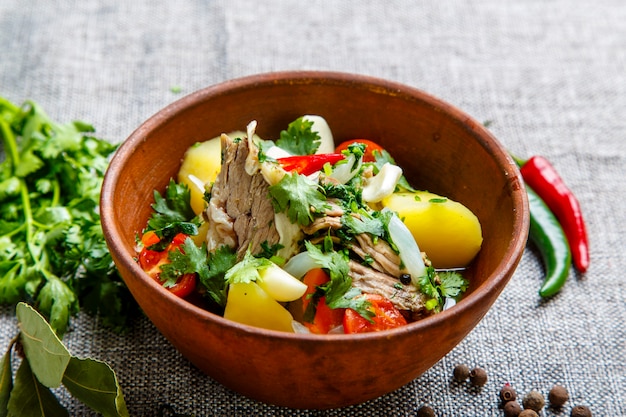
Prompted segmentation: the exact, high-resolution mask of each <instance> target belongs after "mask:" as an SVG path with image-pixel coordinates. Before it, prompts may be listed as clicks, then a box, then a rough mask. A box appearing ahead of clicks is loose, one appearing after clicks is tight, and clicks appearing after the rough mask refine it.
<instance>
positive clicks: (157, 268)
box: [139, 231, 197, 298]
mask: <svg viewBox="0 0 626 417" xmlns="http://www.w3.org/2000/svg"><path fill="white" fill-rule="evenodd" d="M187 237H188V235H186V234H184V233H178V234H177V235H176V236H174V238H173V239H172V242H171V243H170V244H169V245H168V246H167V248H165V250H163V251H155V250H150V249H148V247H150V246H152V245H155V244H157V243H159V241H160V239H159V237H158V236H157V235H156V233H154V232H153V231H148V232H146V233H144V234H143V236H142V237H141V243H142V245H143V248H142V249H141V252H139V265H140V266H141V268H142V269H143V270H144V271H145V272H146V273H147V274H148V275H150V277H152V278H153V279H154V280H155V281H157V282H158V283H161V279H160V275H161V265H163V264H166V263H169V262H170V260H169V259H168V256H169V253H170V252H171V251H173V250H175V249H178V248H180V246H181V245H182V244H183V243H184V242H185V239H187ZM196 281H197V279H196V274H185V275H183V276H181V277H180V278H178V280H177V281H176V283H175V284H174V285H172V286H171V287H166V288H167V289H168V290H169V291H170V292H171V293H173V294H175V295H177V296H179V297H181V298H185V297H187V296H188V295H190V294H191V293H192V292H193V291H194V290H195V289H196Z"/></svg>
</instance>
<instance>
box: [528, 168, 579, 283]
mask: <svg viewBox="0 0 626 417" xmlns="http://www.w3.org/2000/svg"><path fill="white" fill-rule="evenodd" d="M520 172H521V173H522V177H524V181H526V183H527V184H528V185H529V186H530V188H532V189H533V190H535V192H536V193H537V194H538V195H539V196H540V197H541V199H542V200H543V201H544V202H545V203H546V204H547V205H548V207H549V208H550V210H551V211H552V212H553V213H554V215H555V216H556V217H557V219H559V222H560V223H561V226H562V227H563V230H564V231H565V235H566V236H567V241H568V243H569V246H570V249H571V251H572V259H573V261H574V266H575V267H576V269H578V270H579V271H580V272H585V271H587V268H589V261H590V259H589V242H588V240H587V228H586V226H585V221H584V219H583V215H582V211H581V208H580V203H579V202H578V199H576V196H574V194H573V193H572V191H571V190H570V189H569V188H568V187H567V185H565V183H564V182H563V179H562V178H561V176H560V175H559V174H558V172H557V171H556V169H555V168H554V167H553V166H552V164H551V163H550V161H548V160H547V159H546V158H544V157H541V156H533V157H532V158H530V159H529V160H528V161H526V162H525V163H524V164H522V167H521V169H520Z"/></svg>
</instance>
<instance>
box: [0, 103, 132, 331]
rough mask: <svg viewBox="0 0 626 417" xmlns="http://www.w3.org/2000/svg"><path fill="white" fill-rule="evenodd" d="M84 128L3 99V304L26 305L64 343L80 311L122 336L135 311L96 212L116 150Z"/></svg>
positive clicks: (0, 105)
mask: <svg viewBox="0 0 626 417" xmlns="http://www.w3.org/2000/svg"><path fill="white" fill-rule="evenodd" d="M93 132H94V129H93V126H91V125H89V124H87V123H84V122H71V123H57V122H55V121H53V120H51V119H50V117H49V116H48V115H47V114H46V113H45V112H44V111H43V109H42V108H41V107H40V106H39V105H38V104H37V103H35V102H33V101H27V102H25V103H24V104H23V105H22V106H17V105H14V104H13V103H11V102H9V101H8V100H6V99H4V98H2V97H0V140H1V141H2V149H3V151H4V156H5V158H4V159H3V160H2V161H0V271H1V272H2V274H1V275H0V277H1V278H0V302H2V303H9V304H14V303H16V302H18V301H29V302H33V303H35V304H36V307H37V309H38V310H39V311H40V312H41V313H42V314H44V315H45V316H46V318H47V319H48V320H49V321H50V324H51V325H52V326H53V328H54V329H55V331H56V332H57V334H58V335H59V336H60V337H61V336H62V335H63V333H64V331H65V329H66V328H67V326H68V322H69V320H70V317H71V316H72V315H73V314H75V313H76V312H77V311H78V306H81V307H83V308H84V309H85V310H86V311H87V312H88V313H90V314H98V315H99V316H100V317H101V319H102V321H101V322H102V323H104V324H105V325H109V324H111V325H112V327H113V328H115V329H117V330H121V329H125V328H126V327H127V326H126V324H127V323H128V321H129V320H131V318H132V317H134V316H135V315H134V314H130V313H131V312H132V310H134V308H133V307H131V306H134V307H135V308H138V307H137V306H136V303H135V302H134V299H133V298H132V296H131V295H130V293H129V292H128V289H127V288H126V286H125V285H124V283H123V281H122V279H121V277H120V275H119V273H118V271H117V269H116V268H115V264H114V263H113V260H112V258H111V256H110V254H109V252H108V249H107V247H106V244H105V242H104V236H103V232H102V226H101V224H100V215H99V212H98V208H99V199H100V189H101V186H102V180H103V177H104V173H105V171H106V168H107V166H108V161H109V157H110V155H111V154H112V153H113V152H114V151H115V150H116V149H117V145H113V144H111V143H109V142H107V141H105V140H102V139H98V138H96V137H94V136H93Z"/></svg>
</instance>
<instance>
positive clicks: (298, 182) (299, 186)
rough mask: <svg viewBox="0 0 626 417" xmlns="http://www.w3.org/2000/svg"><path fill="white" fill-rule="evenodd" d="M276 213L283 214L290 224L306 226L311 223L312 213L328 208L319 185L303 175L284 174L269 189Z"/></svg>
mask: <svg viewBox="0 0 626 417" xmlns="http://www.w3.org/2000/svg"><path fill="white" fill-rule="evenodd" d="M269 193H270V196H271V197H272V205H273V206H274V211H275V212H276V213H281V212H285V213H286V214H287V217H288V218H289V220H290V221H291V223H294V224H295V223H297V224H299V225H301V226H307V225H309V224H311V222H313V213H314V212H316V213H322V212H323V211H324V210H325V209H326V208H328V207H329V206H328V203H327V202H326V197H325V196H324V194H322V192H321V191H320V187H319V185H318V184H317V183H316V182H315V181H313V180H311V179H309V178H307V177H306V176H304V175H298V174H296V173H294V174H286V175H285V176H284V177H283V178H282V179H281V180H280V181H279V182H278V183H277V184H274V185H272V186H270V187H269Z"/></svg>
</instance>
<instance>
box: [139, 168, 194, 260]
mask: <svg viewBox="0 0 626 417" xmlns="http://www.w3.org/2000/svg"><path fill="white" fill-rule="evenodd" d="M152 208H153V209H154V212H153V213H152V216H151V217H150V219H149V220H148V226H147V228H146V230H152V231H154V232H155V233H156V234H157V236H158V237H159V238H160V241H159V242H158V243H156V244H154V245H152V246H151V247H150V248H149V249H150V250H155V251H159V252H160V251H163V250H165V248H166V247H167V245H169V244H170V242H171V241H172V239H173V238H174V236H176V235H177V234H179V233H184V234H186V235H189V236H195V235H197V234H198V227H199V226H200V224H201V223H202V219H201V217H199V216H196V214H195V212H194V211H193V209H192V208H191V191H190V190H189V187H187V185H186V184H184V183H180V184H178V183H176V182H175V181H174V180H173V179H170V182H169V184H168V186H167V188H166V189H165V196H162V195H161V194H160V193H159V192H158V191H156V190H155V191H154V204H152Z"/></svg>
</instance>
